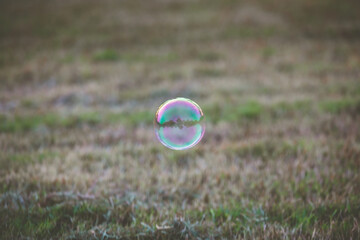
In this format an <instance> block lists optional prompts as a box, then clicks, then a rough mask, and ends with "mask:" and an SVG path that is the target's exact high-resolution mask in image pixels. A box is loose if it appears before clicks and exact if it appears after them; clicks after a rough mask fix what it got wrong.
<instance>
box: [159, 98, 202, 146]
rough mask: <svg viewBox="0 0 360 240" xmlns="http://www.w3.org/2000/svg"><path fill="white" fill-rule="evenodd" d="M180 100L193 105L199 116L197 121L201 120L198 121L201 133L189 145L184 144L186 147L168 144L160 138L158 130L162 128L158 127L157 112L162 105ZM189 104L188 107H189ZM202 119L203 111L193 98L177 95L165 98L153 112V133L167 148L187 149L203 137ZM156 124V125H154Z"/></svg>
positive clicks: (161, 108)
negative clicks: (154, 112) (168, 98)
mask: <svg viewBox="0 0 360 240" xmlns="http://www.w3.org/2000/svg"><path fill="white" fill-rule="evenodd" d="M179 100H180V101H182V102H185V103H188V104H190V106H191V105H192V106H194V107H195V109H197V110H199V115H200V118H199V119H197V120H198V121H202V123H198V124H199V125H200V126H201V128H202V129H201V130H202V131H201V134H200V135H199V136H198V137H197V139H196V140H195V141H194V142H193V143H192V144H190V145H188V146H186V147H176V146H172V145H170V144H168V143H167V142H166V141H163V140H162V139H161V138H160V135H159V132H160V129H161V128H162V127H161V126H160V127H159V126H158V125H161V124H160V123H159V114H160V112H161V110H163V108H164V107H166V106H168V105H169V104H171V103H173V102H177V101H179ZM190 106H189V107H190ZM203 119H204V113H203V111H202V109H201V107H200V106H199V105H198V104H197V103H196V102H194V101H193V100H191V99H188V98H184V97H177V98H174V99H170V100H167V101H165V102H164V103H163V104H161V105H160V107H159V108H158V110H157V111H156V114H155V118H154V125H155V134H156V137H157V139H158V140H159V142H161V144H162V145H164V146H165V147H167V148H170V149H172V150H185V149H189V148H192V147H194V146H195V145H197V144H198V143H199V142H200V141H201V139H202V138H203V136H204V134H205V124H204V122H203ZM156 125H157V127H156Z"/></svg>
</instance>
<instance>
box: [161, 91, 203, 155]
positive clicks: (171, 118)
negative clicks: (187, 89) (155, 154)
mask: <svg viewBox="0 0 360 240" xmlns="http://www.w3.org/2000/svg"><path fill="white" fill-rule="evenodd" d="M154 126H155V132H156V136H157V138H158V139H159V141H160V142H161V143H162V144H163V145H164V146H166V147H168V148H171V149H174V150H184V149H187V148H191V147H193V146H195V145H196V144H197V143H199V142H200V140H201V138H202V137H203V136H204V133H205V124H204V114H203V112H202V110H201V108H200V107H199V105H197V104H196V103H195V102H193V101H191V100H190V99H187V98H175V99H172V100H168V101H166V102H165V103H163V104H162V105H161V106H160V107H159V109H158V110H157V112H156V115H155V120H154Z"/></svg>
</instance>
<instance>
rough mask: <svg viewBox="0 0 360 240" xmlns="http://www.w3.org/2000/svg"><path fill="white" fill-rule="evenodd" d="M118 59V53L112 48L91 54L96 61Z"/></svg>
mask: <svg viewBox="0 0 360 240" xmlns="http://www.w3.org/2000/svg"><path fill="white" fill-rule="evenodd" d="M119 59H120V57H119V54H118V53H117V52H116V51H115V50H113V49H105V50H102V51H99V52H97V53H95V54H94V56H93V60H94V61H96V62H114V61H117V60H119Z"/></svg>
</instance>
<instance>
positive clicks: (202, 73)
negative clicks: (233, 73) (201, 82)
mask: <svg viewBox="0 0 360 240" xmlns="http://www.w3.org/2000/svg"><path fill="white" fill-rule="evenodd" d="M194 74H195V76H197V77H213V78H215V77H221V76H224V75H225V72H224V71H223V70H219V69H215V68H205V67H204V68H197V69H195V70H194Z"/></svg>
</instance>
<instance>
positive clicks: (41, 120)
mask: <svg viewBox="0 0 360 240" xmlns="http://www.w3.org/2000/svg"><path fill="white" fill-rule="evenodd" d="M153 117H154V116H153V113H150V112H148V111H139V112H126V113H125V112H124V113H99V112H85V113H80V114H76V115H60V114H56V113H46V114H39V115H27V116H19V115H16V116H11V117H8V116H5V115H1V116H0V132H26V131H30V130H35V129H36V128H38V127H40V126H45V127H48V128H75V127H81V125H93V126H95V125H100V124H106V123H108V124H116V123H119V124H125V125H128V126H136V125H139V124H151V122H152V119H153Z"/></svg>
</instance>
